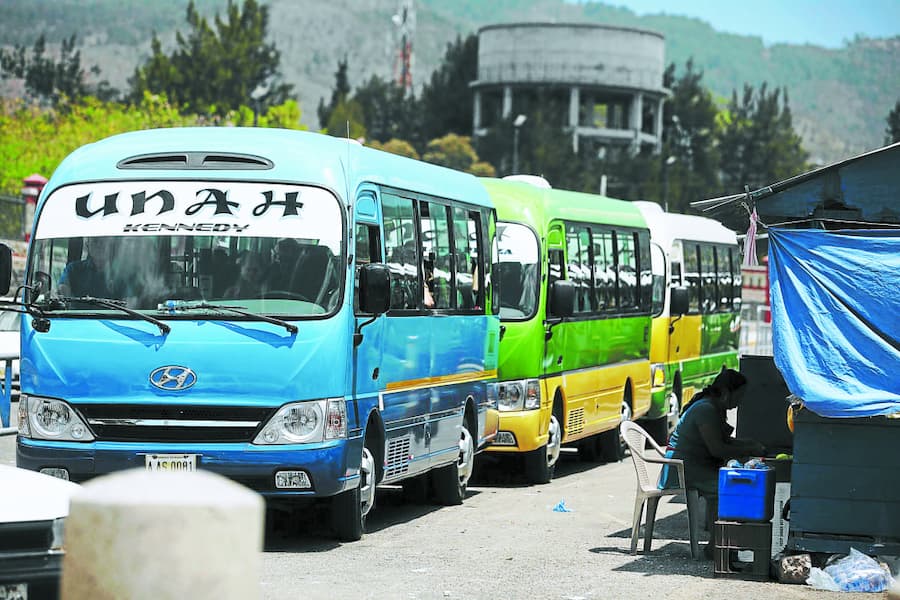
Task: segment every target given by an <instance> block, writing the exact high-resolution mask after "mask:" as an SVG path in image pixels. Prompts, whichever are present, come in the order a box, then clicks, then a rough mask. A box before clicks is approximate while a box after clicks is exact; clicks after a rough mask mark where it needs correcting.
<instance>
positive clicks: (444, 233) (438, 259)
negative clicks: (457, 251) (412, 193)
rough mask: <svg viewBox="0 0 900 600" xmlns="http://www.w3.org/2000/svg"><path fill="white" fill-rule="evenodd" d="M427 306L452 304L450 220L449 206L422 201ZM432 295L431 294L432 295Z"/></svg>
mask: <svg viewBox="0 0 900 600" xmlns="http://www.w3.org/2000/svg"><path fill="white" fill-rule="evenodd" d="M419 224H420V227H421V229H420V231H421V232H422V261H423V265H422V267H423V273H424V274H425V287H426V288H427V290H423V291H425V308H438V309H447V308H450V298H451V293H450V292H451V289H450V284H451V279H450V222H449V220H448V218H447V207H446V206H441V205H440V204H435V203H433V202H420V204H419ZM429 296H430V298H429ZM429 304H430V306H429Z"/></svg>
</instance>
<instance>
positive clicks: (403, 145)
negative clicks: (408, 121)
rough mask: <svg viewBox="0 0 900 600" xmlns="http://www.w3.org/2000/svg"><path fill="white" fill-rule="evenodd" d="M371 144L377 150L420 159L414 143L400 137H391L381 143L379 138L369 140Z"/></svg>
mask: <svg viewBox="0 0 900 600" xmlns="http://www.w3.org/2000/svg"><path fill="white" fill-rule="evenodd" d="M369 146H371V147H372V148H375V149H376V150H384V151H385V152H390V153H391V154H397V155H398V156H405V157H407V158H414V159H416V160H419V153H418V152H416V149H415V148H414V147H413V145H412V144H410V143H409V142H407V141H406V140H399V139H396V138H394V139H390V140H388V141H386V142H385V143H383V144H382V143H381V142H379V141H378V140H372V141H371V142H369Z"/></svg>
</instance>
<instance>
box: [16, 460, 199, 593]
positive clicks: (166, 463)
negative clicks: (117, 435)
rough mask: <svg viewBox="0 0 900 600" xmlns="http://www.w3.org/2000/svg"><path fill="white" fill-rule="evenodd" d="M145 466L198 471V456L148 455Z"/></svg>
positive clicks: (163, 469) (154, 468)
mask: <svg viewBox="0 0 900 600" xmlns="http://www.w3.org/2000/svg"><path fill="white" fill-rule="evenodd" d="M144 465H145V466H146V467H147V470H148V471H196V470H197V455H196V454H148V455H146V456H145V457H144ZM0 600H2V599H0Z"/></svg>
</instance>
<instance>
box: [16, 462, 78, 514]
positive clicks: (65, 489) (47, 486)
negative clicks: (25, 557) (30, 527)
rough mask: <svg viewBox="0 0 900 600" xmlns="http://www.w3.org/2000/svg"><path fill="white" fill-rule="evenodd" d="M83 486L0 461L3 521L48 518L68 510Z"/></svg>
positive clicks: (65, 512) (67, 512) (66, 512)
mask: <svg viewBox="0 0 900 600" xmlns="http://www.w3.org/2000/svg"><path fill="white" fill-rule="evenodd" d="M80 489H81V486H80V485H78V484H77V483H73V482H71V481H63V480H62V479H57V478H56V477H51V476H49V475H43V474H41V473H38V472H36V471H29V470H27V469H20V468H18V467H11V466H8V465H0V490H2V492H0V523H16V522H23V521H49V520H52V519H56V518H59V517H65V516H67V515H68V514H69V499H70V498H71V497H72V495H73V494H75V493H76V492H77V491H78V490H80Z"/></svg>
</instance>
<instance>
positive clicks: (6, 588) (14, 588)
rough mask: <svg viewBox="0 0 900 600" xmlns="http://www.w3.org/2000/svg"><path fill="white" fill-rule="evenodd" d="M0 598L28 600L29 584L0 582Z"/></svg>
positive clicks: (2, 599) (4, 599) (5, 599)
mask: <svg viewBox="0 0 900 600" xmlns="http://www.w3.org/2000/svg"><path fill="white" fill-rule="evenodd" d="M0 600H28V584H27V583H0Z"/></svg>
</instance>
